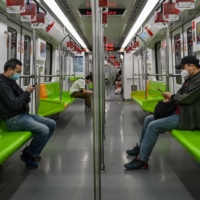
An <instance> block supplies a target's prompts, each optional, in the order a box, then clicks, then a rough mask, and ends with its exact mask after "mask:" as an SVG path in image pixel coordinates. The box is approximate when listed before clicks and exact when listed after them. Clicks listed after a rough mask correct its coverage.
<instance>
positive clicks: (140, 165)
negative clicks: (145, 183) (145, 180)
mask: <svg viewBox="0 0 200 200" xmlns="http://www.w3.org/2000/svg"><path fill="white" fill-rule="evenodd" d="M124 167H125V168H126V169H128V170H135V169H148V163H147V162H142V161H141V160H140V159H139V158H136V159H133V160H132V161H131V162H130V163H126V164H124Z"/></svg>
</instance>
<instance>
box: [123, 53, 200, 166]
mask: <svg viewBox="0 0 200 200" xmlns="http://www.w3.org/2000/svg"><path fill="white" fill-rule="evenodd" d="M176 68H177V69H182V72H181V76H182V77H183V78H184V79H185V82H184V83H183V85H182V87H181V89H180V90H179V91H178V92H177V93H176V94H173V95H172V94H170V93H169V92H165V93H163V96H164V98H165V100H164V101H165V102H166V101H169V100H174V101H175V102H176V104H177V106H176V109H175V110H174V112H173V114H172V115H170V116H169V117H166V118H162V119H158V120H155V119H154V116H153V115H150V116H147V117H146V119H145V121H144V124H143V128H142V133H141V137H140V142H139V145H138V144H137V146H136V147H134V148H133V149H132V150H127V151H126V152H127V154H128V155H130V156H135V158H134V159H133V160H132V161H131V162H130V163H126V164H124V167H125V168H126V169H132V170H134V169H147V168H148V164H147V162H148V160H149V157H150V155H151V152H152V150H153V148H154V146H155V144H156V141H157V139H158V136H159V134H160V133H165V132H166V131H170V130H172V129H186V130H193V129H200V123H199V122H200V115H199V113H200V64H199V60H198V59H196V58H195V57H194V56H186V57H184V58H183V59H182V60H181V63H180V64H179V65H177V66H176Z"/></svg>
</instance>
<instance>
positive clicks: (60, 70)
mask: <svg viewBox="0 0 200 200" xmlns="http://www.w3.org/2000/svg"><path fill="white" fill-rule="evenodd" d="M58 49H59V80H60V100H62V66H61V64H62V63H61V52H60V51H61V44H60V45H59V46H58Z"/></svg>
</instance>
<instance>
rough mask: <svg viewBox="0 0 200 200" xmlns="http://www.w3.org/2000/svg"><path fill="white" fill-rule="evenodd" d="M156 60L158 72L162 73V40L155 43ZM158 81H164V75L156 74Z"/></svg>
mask: <svg viewBox="0 0 200 200" xmlns="http://www.w3.org/2000/svg"><path fill="white" fill-rule="evenodd" d="M155 57H156V58H155V60H156V74H162V63H161V42H158V43H157V44H156V45H155ZM156 79H157V80H158V81H162V80H163V77H162V76H156Z"/></svg>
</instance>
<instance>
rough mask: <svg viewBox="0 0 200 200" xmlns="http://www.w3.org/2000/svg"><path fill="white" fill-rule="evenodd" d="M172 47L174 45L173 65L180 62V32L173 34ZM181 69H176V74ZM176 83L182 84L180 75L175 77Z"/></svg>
mask: <svg viewBox="0 0 200 200" xmlns="http://www.w3.org/2000/svg"><path fill="white" fill-rule="evenodd" d="M174 47H175V65H178V64H179V63H180V62H181V35H180V33H179V34H177V35H175V36H174ZM180 73H181V69H176V74H180ZM176 83H177V84H179V85H180V84H182V78H181V76H178V77H176Z"/></svg>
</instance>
